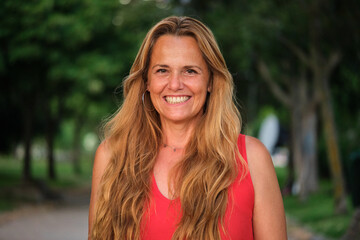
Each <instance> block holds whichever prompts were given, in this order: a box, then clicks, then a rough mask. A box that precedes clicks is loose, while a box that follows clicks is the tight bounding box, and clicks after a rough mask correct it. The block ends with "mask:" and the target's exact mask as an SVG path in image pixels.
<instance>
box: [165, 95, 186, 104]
mask: <svg viewBox="0 0 360 240" xmlns="http://www.w3.org/2000/svg"><path fill="white" fill-rule="evenodd" d="M189 98H190V97H187V96H181V97H166V98H165V99H166V101H167V102H168V103H170V104H176V103H183V102H185V101H187V100H188V99H189Z"/></svg>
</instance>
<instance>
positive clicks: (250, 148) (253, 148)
mask: <svg viewBox="0 0 360 240" xmlns="http://www.w3.org/2000/svg"><path fill="white" fill-rule="evenodd" d="M245 145H246V154H247V158H248V159H251V160H252V162H254V161H269V160H271V157H270V154H269V152H268V150H267V149H266V147H265V146H264V144H263V143H262V142H261V141H260V140H259V139H257V138H254V137H251V136H245Z"/></svg>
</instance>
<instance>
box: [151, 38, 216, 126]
mask: <svg viewBox="0 0 360 240" xmlns="http://www.w3.org/2000/svg"><path fill="white" fill-rule="evenodd" d="M209 76H210V74H209V70H208V67H207V64H206V62H205V60H204V58H203V56H202V54H201V51H200V49H199V46H198V44H197V42H196V40H195V39H194V38H193V37H188V36H181V37H179V36H172V35H164V36H161V37H160V38H159V39H158V40H157V41H156V43H155V45H154V47H153V51H152V55H151V58H150V66H149V71H148V82H147V90H148V91H149V92H150V97H151V101H152V103H153V105H154V107H155V109H156V110H157V112H158V113H159V115H160V119H161V121H162V123H164V121H171V122H175V123H190V122H192V121H196V120H197V119H199V118H200V117H201V115H202V114H203V109H204V104H205V100H206V95H207V92H208V91H209V89H210V87H209Z"/></svg>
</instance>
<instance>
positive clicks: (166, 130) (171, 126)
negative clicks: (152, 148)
mask: <svg viewBox="0 0 360 240" xmlns="http://www.w3.org/2000/svg"><path fill="white" fill-rule="evenodd" d="M161 126H162V133H163V139H162V141H163V144H166V145H167V146H169V147H171V148H172V149H173V150H174V149H183V148H185V146H186V144H187V143H188V142H189V139H190V137H191V135H192V133H193V130H194V128H195V124H189V123H185V124H176V123H169V122H162V125H161Z"/></svg>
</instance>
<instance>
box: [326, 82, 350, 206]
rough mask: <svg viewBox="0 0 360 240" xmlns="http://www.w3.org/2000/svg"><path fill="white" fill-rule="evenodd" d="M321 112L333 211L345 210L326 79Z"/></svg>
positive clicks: (343, 184)
mask: <svg viewBox="0 0 360 240" xmlns="http://www.w3.org/2000/svg"><path fill="white" fill-rule="evenodd" d="M321 82H322V91H321V92H322V96H321V113H322V121H323V127H324V133H325V139H326V145H327V149H328V157H329V161H330V169H331V175H332V180H333V183H334V197H335V211H336V213H345V212H346V211H347V205H346V193H345V181H344V177H343V172H342V166H341V159H340V152H339V146H338V140H337V133H336V127H335V120H334V113H333V108H332V103H331V97H330V88H329V86H328V81H327V79H324V78H323V79H322V81H321Z"/></svg>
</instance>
